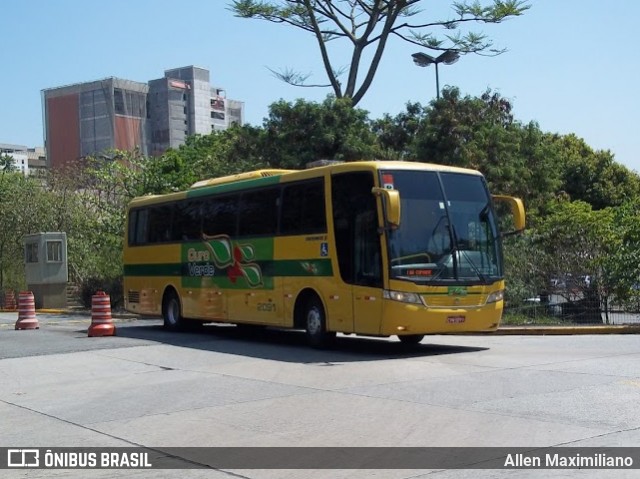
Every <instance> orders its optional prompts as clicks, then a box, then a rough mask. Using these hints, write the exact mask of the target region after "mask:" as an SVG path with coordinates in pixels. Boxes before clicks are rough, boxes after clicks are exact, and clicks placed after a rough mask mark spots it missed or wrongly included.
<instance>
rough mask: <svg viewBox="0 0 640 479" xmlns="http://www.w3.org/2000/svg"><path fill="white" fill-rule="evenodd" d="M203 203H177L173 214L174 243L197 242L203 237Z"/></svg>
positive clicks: (172, 234) (172, 233)
mask: <svg viewBox="0 0 640 479" xmlns="http://www.w3.org/2000/svg"><path fill="white" fill-rule="evenodd" d="M200 206H201V202H199V201H181V202H179V203H176V205H175V210H174V212H173V229H172V231H171V236H172V238H171V239H172V240H173V241H185V240H191V241H193V240H197V239H200V237H201V234H200V232H201V223H202V215H201V214H200Z"/></svg>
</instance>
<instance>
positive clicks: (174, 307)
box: [162, 291, 183, 331]
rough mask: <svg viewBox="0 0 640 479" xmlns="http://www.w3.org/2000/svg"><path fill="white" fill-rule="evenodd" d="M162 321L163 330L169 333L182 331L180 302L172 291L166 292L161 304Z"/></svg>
mask: <svg viewBox="0 0 640 479" xmlns="http://www.w3.org/2000/svg"><path fill="white" fill-rule="evenodd" d="M162 319H163V320H164V327H165V329H168V330H170V331H177V330H179V329H182V326H183V320H182V314H181V313H180V300H179V299H178V295H177V294H176V293H175V292H173V291H170V292H168V293H167V295H166V296H165V298H164V301H163V302H162Z"/></svg>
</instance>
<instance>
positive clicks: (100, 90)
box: [42, 66, 244, 168]
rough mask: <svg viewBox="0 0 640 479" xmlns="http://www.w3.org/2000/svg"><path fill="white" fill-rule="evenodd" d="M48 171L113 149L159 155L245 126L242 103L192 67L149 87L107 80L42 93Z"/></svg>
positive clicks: (169, 72) (205, 72)
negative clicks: (195, 136) (190, 138)
mask: <svg viewBox="0 0 640 479" xmlns="http://www.w3.org/2000/svg"><path fill="white" fill-rule="evenodd" d="M42 97H43V110H44V119H45V146H46V150H47V166H48V167H53V168H57V167H61V166H63V165H65V164H68V163H69V162H72V161H74V160H76V159H78V158H84V157H86V156H89V155H99V154H100V153H104V152H105V151H107V150H110V149H120V150H133V149H135V148H137V149H139V151H140V152H141V153H142V154H144V155H160V154H162V153H163V152H164V151H166V150H167V149H168V148H177V147H178V146H180V145H181V144H183V143H184V141H185V138H186V137H187V136H189V135H193V134H209V133H211V131H212V130H216V129H225V128H227V127H228V126H229V125H230V124H231V123H233V122H236V123H240V124H242V122H243V117H244V104H243V103H242V102H239V101H234V100H227V99H226V98H224V91H223V90H222V89H220V88H214V87H212V86H211V85H210V83H209V71H208V70H206V69H204V68H199V67H194V66H189V67H183V68H176V69H172V70H167V71H165V75H164V77H162V78H159V79H156V80H151V81H149V82H148V83H140V82H134V81H131V80H122V79H119V78H107V79H104V80H98V81H94V82H88V83H80V84H76V85H69V86H64V87H59V88H51V89H47V90H43V92H42Z"/></svg>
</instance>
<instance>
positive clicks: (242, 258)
mask: <svg viewBox="0 0 640 479" xmlns="http://www.w3.org/2000/svg"><path fill="white" fill-rule="evenodd" d="M202 245H203V246H204V249H201V246H199V245H193V244H192V245H190V247H189V248H188V249H187V250H186V259H187V261H188V263H189V272H190V276H194V275H193V274H191V272H194V273H198V274H197V276H202V274H200V272H201V270H202V269H203V268H202V266H201V265H202V262H204V263H205V264H204V265H203V266H204V267H205V268H206V269H207V272H209V270H210V269H211V270H212V269H213V267H214V266H215V269H216V270H224V271H225V272H226V276H227V278H228V280H229V281H230V283H231V284H232V285H235V284H236V283H237V281H238V279H240V278H244V280H245V281H246V283H247V285H248V286H249V287H250V288H260V287H263V286H264V281H263V275H262V270H261V268H260V265H258V264H257V263H255V262H253V261H255V259H256V250H255V247H254V246H253V245H252V244H249V243H235V244H234V242H233V241H232V240H231V238H230V237H229V236H227V235H217V236H206V235H205V236H204V241H203V242H202ZM209 262H213V265H211V268H210V269H209V268H207V265H210V263H209ZM198 263H199V264H198ZM213 275H214V274H213V273H211V274H207V276H213Z"/></svg>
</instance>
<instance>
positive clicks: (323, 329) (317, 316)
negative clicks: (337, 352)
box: [304, 296, 336, 348]
mask: <svg viewBox="0 0 640 479" xmlns="http://www.w3.org/2000/svg"><path fill="white" fill-rule="evenodd" d="M304 326H305V331H306V334H307V341H308V342H309V345H310V346H311V347H313V348H326V347H327V346H329V345H330V344H331V343H332V342H333V340H334V338H335V337H336V333H332V332H328V331H327V316H326V314H325V312H324V308H323V307H322V303H321V302H320V300H319V299H318V297H317V296H312V297H310V298H309V299H308V301H307V303H306V305H305V308H304Z"/></svg>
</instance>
